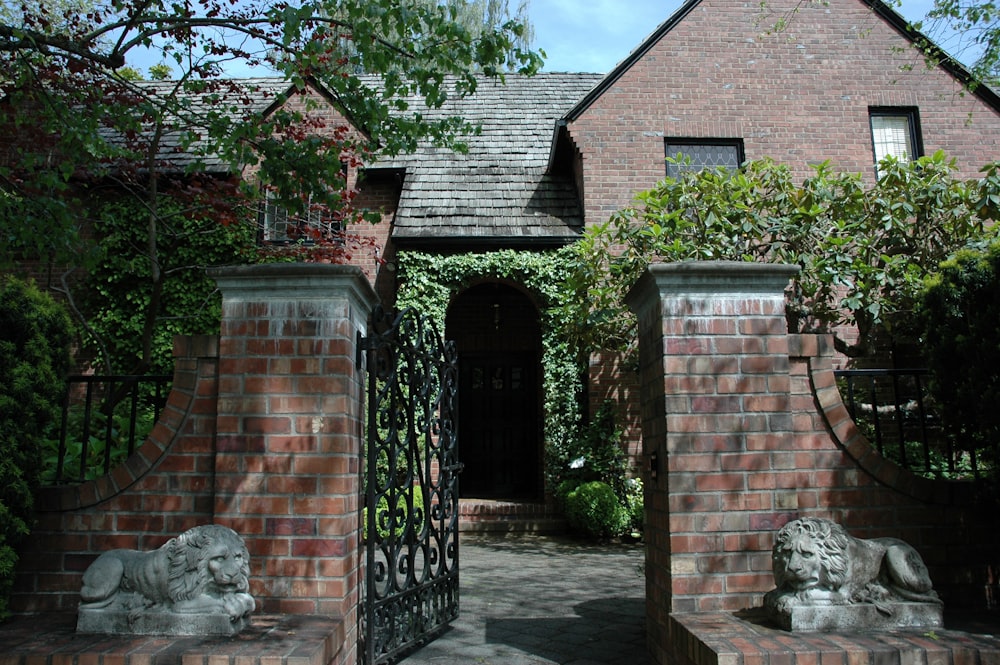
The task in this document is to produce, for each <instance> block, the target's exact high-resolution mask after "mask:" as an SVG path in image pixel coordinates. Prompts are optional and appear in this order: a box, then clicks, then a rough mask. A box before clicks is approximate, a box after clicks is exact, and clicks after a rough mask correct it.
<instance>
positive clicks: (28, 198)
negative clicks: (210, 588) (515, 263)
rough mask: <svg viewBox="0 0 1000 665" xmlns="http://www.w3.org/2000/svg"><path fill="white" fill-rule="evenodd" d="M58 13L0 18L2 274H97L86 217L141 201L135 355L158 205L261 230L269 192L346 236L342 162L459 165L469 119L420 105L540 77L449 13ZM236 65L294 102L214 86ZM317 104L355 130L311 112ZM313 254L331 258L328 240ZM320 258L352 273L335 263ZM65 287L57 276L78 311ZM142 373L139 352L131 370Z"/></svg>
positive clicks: (148, 306) (492, 35)
mask: <svg viewBox="0 0 1000 665" xmlns="http://www.w3.org/2000/svg"><path fill="white" fill-rule="evenodd" d="M66 2H70V0H59V3H58V4H55V3H53V2H51V0H44V1H43V2H41V3H39V4H37V5H31V6H29V5H24V6H22V5H20V4H18V5H16V6H15V5H12V4H10V3H5V5H4V7H5V8H6V11H5V12H4V13H3V14H2V15H0V69H2V71H3V72H4V74H3V79H2V86H3V92H4V95H5V97H4V100H3V105H2V107H0V125H2V127H0V129H2V131H0V136H5V137H7V139H5V141H4V142H3V143H2V144H0V234H2V236H0V237H3V239H4V241H5V242H2V243H0V265H3V264H6V265H10V264H11V263H14V262H16V261H18V260H22V259H25V258H31V259H39V260H44V261H47V262H50V263H52V264H54V265H57V266H58V265H72V266H82V267H84V268H87V267H90V266H92V265H93V261H94V260H96V258H97V257H98V256H99V255H100V253H99V252H96V251H94V250H93V247H92V246H88V244H87V243H86V242H85V239H86V238H87V235H86V234H85V233H83V231H85V230H87V229H90V228H92V226H93V223H94V218H95V214H96V212H95V211H97V210H100V209H101V206H102V205H103V202H104V201H105V200H106V199H107V198H108V197H109V196H114V197H121V196H126V197H128V198H131V199H133V200H134V201H135V202H136V205H138V206H139V207H140V208H141V209H142V210H144V219H143V220H142V223H141V225H140V226H141V228H142V229H143V230H144V235H143V238H142V241H141V242H139V243H137V246H139V247H141V248H142V250H141V256H137V260H139V261H143V262H145V263H146V264H147V266H146V268H145V270H144V273H145V275H146V277H145V279H146V280H147V281H148V283H149V285H150V288H149V294H150V296H149V299H148V301H147V302H146V303H145V308H144V310H143V315H144V316H145V319H146V320H145V323H144V324H143V326H142V330H143V331H144V332H143V334H144V336H145V338H144V340H143V343H142V347H143V348H144V349H149V348H150V346H151V343H150V339H151V338H150V337H149V335H151V332H150V331H152V330H153V329H154V328H155V327H156V323H157V321H158V317H160V316H161V310H160V307H159V303H160V301H161V298H162V293H163V290H164V283H165V282H166V280H167V278H168V277H169V276H170V275H172V274H174V273H172V272H171V269H169V268H165V264H164V261H165V257H164V256H163V254H162V248H161V242H163V243H164V244H165V245H169V244H170V242H171V241H170V240H169V239H167V240H164V238H165V237H167V236H170V235H171V234H172V233H173V230H172V229H173V228H174V225H173V224H172V220H174V219H176V217H177V211H176V210H175V209H174V208H173V207H172V206H169V205H167V206H165V204H164V203H165V201H166V200H167V198H165V197H164V195H167V197H169V198H171V199H175V200H179V201H180V202H181V205H182V207H183V208H184V209H185V210H186V211H187V213H186V214H187V215H188V216H189V217H192V218H195V217H197V218H215V219H216V220H217V221H219V222H221V223H223V224H238V223H252V222H253V221H255V220H256V217H257V216H256V210H257V209H258V207H259V205H260V199H261V198H262V196H264V195H265V193H266V195H267V196H268V197H270V198H272V199H273V200H275V201H276V202H277V203H279V204H280V205H281V206H283V207H285V208H286V209H287V210H288V211H289V213H290V214H291V215H293V216H295V215H300V216H305V215H306V214H307V213H308V215H309V216H310V217H312V216H314V215H317V214H319V215H321V216H322V217H323V218H324V219H326V220H330V221H335V222H338V223H341V224H345V225H346V224H347V223H349V222H353V221H357V220H359V219H363V218H365V215H364V214H363V211H358V210H355V209H354V207H353V198H354V192H353V191H352V190H350V189H349V188H348V182H347V178H346V177H345V175H344V173H343V169H342V165H343V164H348V165H358V164H359V163H361V161H362V160H370V159H374V158H376V157H377V156H378V155H382V154H389V155H391V154H396V153H399V152H402V151H408V150H412V149H413V148H414V147H415V146H416V145H417V143H418V142H419V141H423V140H428V141H431V142H433V143H434V144H436V145H439V146H444V147H450V148H456V149H461V144H460V142H459V141H458V139H457V138H456V137H457V136H459V135H460V133H462V132H470V131H473V129H474V128H471V127H469V126H467V124H466V123H465V121H464V120H462V119H461V118H455V117H450V118H439V119H433V120H432V119H429V118H428V117H427V116H425V115H422V114H420V113H419V112H418V111H417V110H416V109H415V108H414V105H415V104H417V103H420V104H423V105H427V106H429V107H439V106H440V105H441V104H443V103H444V101H445V100H446V99H447V98H448V96H450V95H467V94H470V93H472V92H474V91H475V89H476V86H477V84H478V80H479V78H481V77H484V76H485V77H491V78H499V79H502V78H503V73H504V72H505V71H507V70H508V69H510V68H511V66H512V65H513V66H514V67H515V68H516V69H517V70H518V71H521V72H524V73H532V72H534V71H536V70H537V69H538V67H539V66H540V63H541V59H540V56H539V55H538V54H536V53H533V52H530V51H528V50H526V49H524V48H521V47H519V46H517V44H518V43H520V42H519V41H518V40H521V39H523V37H524V35H525V29H524V26H523V25H522V24H520V23H518V22H516V21H514V20H510V21H506V22H504V23H502V24H500V25H491V26H488V27H483V28H482V29H481V30H480V31H479V32H478V33H476V34H474V33H473V32H471V31H470V30H469V29H468V28H467V27H466V26H465V25H463V24H462V23H460V22H459V21H457V20H456V14H455V12H454V11H453V10H452V9H451V8H450V7H448V6H443V5H439V4H438V3H428V2H423V1H421V0H306V1H305V2H301V3H295V4H290V3H287V2H277V3H275V2H271V1H270V0H249V1H248V2H240V3H231V2H225V1H224V0H198V1H197V2H194V3H188V4H177V3H169V2H165V1H163V0H96V1H95V0H91V1H90V2H89V3H87V5H86V6H87V11H86V12H77V11H75V10H74V9H73V8H72V6H71V5H69V4H63V3H66ZM12 7H13V8H14V9H11V8H12ZM345 42H347V43H350V45H351V48H350V49H349V50H345V49H344V48H343V45H344V43H345ZM139 49H147V50H153V51H154V52H156V53H157V54H158V55H159V57H160V58H161V59H162V61H163V62H169V63H170V65H171V68H172V69H173V71H174V73H175V75H176V78H175V80H172V81H157V82H152V83H150V82H141V81H135V80H134V78H135V77H134V72H132V71H130V70H128V69H127V68H125V65H126V63H127V61H128V60H129V58H130V57H131V56H132V55H133V53H135V52H136V51H137V50H139ZM236 64H242V65H244V66H247V67H250V68H253V67H266V68H269V70H271V71H274V72H276V73H277V75H278V76H279V77H282V78H283V79H284V80H285V81H287V83H288V88H289V89H290V92H288V93H286V92H284V91H281V92H277V91H275V90H274V89H268V88H267V87H266V86H261V85H260V84H259V82H254V81H248V80H243V81H240V80H230V79H226V78H224V73H225V72H226V71H227V68H230V67H232V66H234V65H236ZM359 69H360V70H361V71H365V72H377V73H379V74H380V75H379V76H360V75H358V74H357V73H356V72H357V71H358V70H359ZM163 73H164V71H163V68H162V67H158V68H157V69H156V70H154V71H153V72H151V75H152V76H153V77H154V78H157V79H158V78H159V77H160V76H162V75H163ZM315 91H319V94H312V93H314V92H315ZM320 94H321V95H322V96H325V97H326V99H328V100H330V101H331V102H332V103H333V104H335V105H336V106H337V107H338V108H339V110H340V111H341V112H342V113H343V115H344V116H345V117H346V118H349V119H350V120H351V122H352V124H353V127H354V128H357V129H358V130H360V131H355V130H354V129H353V128H352V127H351V126H348V124H347V123H344V124H340V125H338V124H333V123H332V121H330V120H329V118H328V115H325V114H323V113H321V112H320V111H322V110H323V109H322V108H320V102H319V101H317V100H318V99H319V98H320ZM289 99H292V100H293V101H296V102H300V103H298V104H295V105H291V104H284V103H283V102H285V101H288V100H289ZM247 170H252V171H253V183H252V184H251V183H250V181H249V180H248V179H246V178H242V176H243V175H244V174H245V173H246V172H247ZM195 174H199V175H198V176H197V177H195ZM165 234H166V235H165ZM314 239H315V240H317V241H320V244H326V246H327V247H335V246H336V245H337V239H336V238H333V237H331V234H319V233H318V232H317V234H316V237H315V238H314ZM324 259H326V260H344V259H343V252H339V251H338V250H331V252H329V253H328V254H324ZM71 283H72V280H71V279H70V278H69V276H68V275H67V276H65V279H64V284H65V286H64V288H63V289H62V290H63V292H64V293H65V295H66V296H67V297H70V298H72V295H73V293H72V289H71V288H70V287H71ZM75 311H76V312H77V314H78V315H83V314H84V312H82V310H81V309H80V308H79V307H77V308H76V309H75ZM82 318H85V317H82ZM91 331H92V332H93V328H92V327H91ZM150 363H151V359H150V357H149V355H148V353H144V354H143V356H142V357H141V358H139V359H138V361H137V364H136V366H135V367H133V368H131V371H134V372H141V371H143V370H144V369H146V368H147V367H148V366H149V364H150Z"/></svg>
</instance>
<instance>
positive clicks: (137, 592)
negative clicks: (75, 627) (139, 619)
mask: <svg viewBox="0 0 1000 665" xmlns="http://www.w3.org/2000/svg"><path fill="white" fill-rule="evenodd" d="M249 575H250V555H249V552H248V551H247V547H246V544H245V543H244V542H243V539H242V538H241V537H240V536H239V535H238V534H237V533H236V532H235V531H233V530H232V529H229V528H227V527H224V526H220V525H217V524H209V525H204V526H196V527H194V528H193V529H189V530H188V531H185V532H184V533H182V534H181V535H179V536H177V537H176V538H172V539H170V540H169V541H167V542H166V543H165V544H164V545H163V546H162V547H160V548H159V549H156V550H153V551H151V552H142V551H138V550H110V551H108V552H105V553H103V554H101V555H100V556H99V557H97V559H96V560H95V561H94V563H92V564H91V565H90V567H89V568H87V570H86V572H85V573H84V574H83V587H82V589H81V590H80V599H81V603H80V609H81V610H96V609H105V610H111V611H113V610H119V611H124V612H127V613H129V614H131V615H133V617H134V616H135V615H136V614H137V613H142V612H144V611H145V612H168V613H176V614H224V615H227V616H228V617H229V619H230V621H238V620H241V619H243V618H245V617H247V616H248V615H249V614H250V613H252V612H253V610H254V607H255V602H254V599H253V597H252V596H250V594H249V593H247V591H248V590H249V588H250V585H249Z"/></svg>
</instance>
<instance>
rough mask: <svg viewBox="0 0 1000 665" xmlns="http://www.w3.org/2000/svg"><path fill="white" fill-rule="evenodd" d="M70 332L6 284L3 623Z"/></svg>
mask: <svg viewBox="0 0 1000 665" xmlns="http://www.w3.org/2000/svg"><path fill="white" fill-rule="evenodd" d="M70 325H71V324H70V319H69V316H68V315H67V314H66V312H65V310H63V309H62V307H61V306H59V305H58V304H57V303H55V302H54V301H53V299H52V298H51V297H50V296H48V295H46V294H44V293H42V292H40V291H39V290H38V289H37V288H36V287H35V286H34V285H32V284H29V283H25V282H21V281H19V280H16V279H14V278H12V277H10V276H6V277H2V278H0V376H2V377H3V380H2V381H0V618H4V617H6V615H7V603H8V596H9V594H10V589H11V585H12V583H13V576H14V564H15V563H16V562H17V554H16V547H17V545H18V544H19V543H20V542H21V540H22V539H23V538H24V536H26V535H27V534H28V532H29V530H30V528H31V523H32V520H33V515H34V499H33V496H34V490H35V489H36V488H37V486H38V475H39V472H40V469H41V443H42V439H43V437H44V434H45V432H46V430H47V428H48V426H49V424H50V423H51V422H52V421H53V420H54V419H55V417H56V414H57V413H58V410H57V409H58V405H59V403H60V401H61V398H62V394H63V390H64V389H65V380H66V374H67V372H68V370H69V346H70V341H71V333H70Z"/></svg>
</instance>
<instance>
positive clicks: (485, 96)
mask: <svg viewBox="0 0 1000 665" xmlns="http://www.w3.org/2000/svg"><path fill="white" fill-rule="evenodd" d="M792 4H793V5H794V4H795V3H792ZM770 10H771V11H773V12H776V13H777V14H776V15H780V13H781V8H780V7H779V6H778V3H773V4H771V5H770ZM761 11H762V10H761V9H760V7H759V6H758V5H757V4H756V3H745V4H740V3H730V2H724V1H723V0H689V1H688V2H686V3H685V4H684V5H683V6H682V7H681V8H680V9H678V10H677V12H675V13H674V14H673V15H672V16H671V17H669V18H668V19H667V20H666V21H665V22H664V23H663V24H662V25H660V26H659V27H658V28H657V29H656V30H655V31H654V32H653V33H652V34H650V36H649V37H648V38H647V39H646V40H645V41H644V42H643V43H642V44H640V45H638V46H637V47H636V49H635V50H634V51H633V52H632V54H631V55H630V56H629V57H628V58H626V59H625V60H624V61H622V62H621V63H620V64H619V65H618V66H617V67H615V69H613V70H612V71H611V72H609V73H608V74H607V75H604V76H601V75H596V74H581V73H543V74H540V75H538V76H535V77H532V78H523V77H519V76H516V75H508V76H507V81H506V85H503V86H500V85H495V84H492V83H483V84H482V85H481V86H480V88H479V90H478V91H477V93H476V94H475V95H474V96H472V97H468V98H465V99H453V100H451V101H449V102H448V103H447V104H446V105H445V106H444V107H443V108H441V109H437V110H428V111H426V113H427V114H428V115H430V114H435V113H439V114H446V115H458V116H461V117H463V118H465V119H467V120H469V121H471V122H473V123H478V124H480V125H481V127H482V131H481V133H480V134H478V135H476V136H471V137H468V139H467V144H468V152H467V153H464V154H456V153H453V152H451V151H447V150H444V149H437V148H432V147H429V146H422V147H421V148H419V149H418V150H417V151H416V152H414V153H412V154H408V155H403V156H400V157H397V158H393V159H385V160H382V161H379V162H377V163H374V164H369V165H367V166H366V167H365V168H363V169H361V170H360V171H359V172H357V173H354V172H352V173H351V174H350V178H351V179H352V181H353V180H354V179H355V178H356V179H357V182H358V186H359V190H360V192H361V194H360V198H359V200H358V201H357V203H358V205H359V206H360V207H370V208H373V209H378V210H380V211H382V216H383V220H384V221H383V223H381V224H378V225H374V226H370V227H367V226H366V227H360V226H359V227H356V228H355V230H356V231H357V232H359V233H360V234H362V235H369V236H372V237H373V238H374V240H375V242H376V244H377V245H378V246H379V247H380V250H379V251H380V254H379V255H378V256H374V255H370V254H365V255H363V256H360V255H359V256H357V257H355V260H356V261H357V262H359V263H360V264H361V265H362V267H363V268H364V270H365V272H366V274H367V275H368V277H369V279H370V280H371V281H372V283H373V285H374V286H375V289H376V291H377V293H378V294H379V296H380V297H381V298H382V300H383V302H385V303H389V304H391V303H393V302H394V301H395V296H396V293H397V289H398V288H400V284H399V283H398V276H399V271H400V268H401V266H400V265H399V262H400V261H401V260H405V256H406V253H407V252H425V253H433V254H441V255H449V256H459V255H468V254H483V253H490V252H497V251H499V250H512V251H526V252H531V253H539V252H549V251H552V250H554V249H556V248H559V247H563V246H565V245H568V244H570V243H572V242H573V241H574V240H575V239H576V238H577V237H579V234H580V233H581V231H582V230H583V229H584V228H585V227H586V226H587V225H591V224H596V223H600V222H603V221H605V220H606V219H607V218H608V216H609V215H610V214H611V213H612V212H613V211H615V210H617V209H619V208H621V207H622V206H624V205H626V204H627V203H629V201H630V200H631V199H632V197H633V195H634V193H635V192H637V191H640V190H643V189H648V188H650V187H652V186H653V185H654V184H655V183H656V182H657V181H658V180H660V179H661V178H662V177H663V176H664V175H666V174H667V168H668V166H667V165H666V163H665V157H666V156H673V155H676V154H678V153H681V154H685V155H688V156H690V157H691V159H692V163H693V164H696V165H705V166H713V165H730V166H737V165H738V164H740V163H741V162H742V161H744V160H750V159H758V158H763V157H771V158H773V159H775V160H776V161H779V162H783V163H786V164H788V165H790V166H791V167H792V168H793V169H794V170H795V172H796V173H798V174H801V175H803V176H804V175H806V174H807V173H808V172H809V166H810V164H813V163H818V162H821V161H824V160H829V161H831V162H832V164H833V166H834V167H835V168H837V169H839V170H845V171H854V172H861V173H862V174H864V176H865V177H866V178H868V179H873V178H874V177H875V164H876V161H877V157H880V156H882V155H885V154H894V155H897V156H900V157H913V156H917V155H919V154H922V153H929V152H933V151H936V150H938V149H940V150H944V151H945V152H946V153H948V154H949V155H951V156H953V157H955V158H957V160H958V163H959V166H960V169H961V173H962V174H963V175H964V176H967V177H974V176H975V175H976V173H977V172H978V169H979V167H980V166H981V165H982V164H984V163H986V162H987V161H990V160H991V159H995V158H996V157H997V150H998V147H1000V98H998V97H997V95H996V94H994V93H993V92H992V91H991V90H989V89H987V88H985V87H979V88H977V89H975V90H974V91H973V92H971V93H970V92H968V91H967V89H966V87H965V82H966V80H967V74H966V73H965V72H964V70H963V69H962V68H961V67H960V66H959V65H957V64H956V63H954V62H952V61H951V60H948V59H944V60H942V61H941V63H940V64H938V65H935V66H933V67H928V66H926V65H925V63H924V58H923V56H922V55H921V54H920V53H919V52H918V51H917V50H915V49H914V48H913V44H914V42H916V41H918V40H919V39H920V36H919V35H918V34H916V33H914V32H913V31H911V30H910V29H909V28H908V27H907V25H906V22H905V21H904V19H902V18H901V17H900V16H899V15H898V14H896V13H895V12H894V11H893V10H892V9H890V8H888V7H886V6H885V5H883V4H882V3H881V2H878V1H877V0H830V1H829V2H828V3H822V4H819V3H816V4H805V5H802V6H801V7H799V8H798V10H797V11H796V13H795V14H794V17H793V18H792V20H791V22H790V25H789V27H788V28H787V29H785V30H784V31H781V32H769V30H768V26H769V25H771V24H772V23H773V21H774V18H773V17H769V16H764V15H762V14H761ZM254 85H256V86H258V89H259V90H262V91H265V92H266V94H263V93H262V98H261V102H262V109H266V107H267V105H268V104H271V103H272V101H273V99H274V98H275V96H276V95H277V93H278V92H280V90H279V88H280V87H281V84H278V83H276V82H273V81H272V82H266V81H260V82H257V83H254ZM309 94H315V95H319V96H322V91H320V90H312V91H310V92H309ZM326 101H327V102H329V103H328V104H327V105H326V106H323V107H322V108H323V112H324V113H327V114H328V115H329V116H330V119H331V123H330V124H331V125H332V124H336V123H339V122H344V121H347V120H348V119H347V118H344V117H343V115H341V114H340V113H339V112H338V111H337V110H336V108H337V107H336V103H335V100H332V99H327V100H326ZM290 103H300V102H299V101H297V100H296V98H293V99H292V100H291V102H290ZM272 212H275V211H272ZM280 218H281V216H280V214H278V213H276V212H275V214H271V213H268V214H266V215H265V216H264V218H263V223H264V227H265V233H266V234H268V236H269V237H276V234H277V235H280V232H281V231H280V229H279V228H278V227H279V225H280ZM450 298H451V299H450V302H449V303H448V312H447V332H446V334H447V336H448V337H449V338H451V339H454V340H456V342H457V345H458V349H459V353H460V357H461V361H462V366H463V367H465V368H467V370H466V371H463V374H462V378H461V386H460V392H461V395H462V400H463V401H462V404H463V408H462V419H463V421H462V423H461V424H460V428H461V431H462V432H463V439H464V440H465V441H466V444H465V446H464V448H463V455H464V456H465V460H464V461H465V462H466V473H465V476H463V493H464V495H465V497H466V498H482V499H491V500H501V501H506V500H512V501H517V502H527V503H533V502H538V501H540V500H541V499H543V496H544V486H543V481H542V464H543V458H544V445H545V444H544V441H545V438H546V432H545V425H544V420H545V413H544V407H543V401H544V400H543V395H544V393H545V390H546V385H545V378H544V372H543V368H542V362H543V354H544V353H545V351H544V345H543V341H542V338H543V333H544V331H543V330H542V323H541V322H540V307H541V304H540V303H541V301H542V298H541V297H540V295H539V294H538V293H537V292H535V291H533V289H532V288H530V287H529V286H527V285H525V284H524V283H520V282H519V281H518V279H517V278H512V277H510V276H506V275H499V274H496V275H482V274H477V275H473V276H470V277H469V279H468V280H465V281H464V282H463V283H462V285H461V287H460V288H459V289H457V290H456V291H455V292H453V293H452V294H451V295H450ZM615 362H616V359H613V358H596V359H594V360H593V361H592V363H591V371H590V374H591V376H590V380H589V386H588V390H587V396H588V398H589V403H590V405H591V407H592V408H593V406H595V405H596V404H598V403H600V402H601V401H603V400H604V399H606V398H611V399H615V400H617V401H618V402H619V403H621V404H623V405H630V402H631V401H633V397H632V395H633V391H632V390H631V388H630V386H631V385H632V380H631V379H630V378H629V377H630V376H631V374H630V373H629V371H628V370H620V371H618V370H615V371H611V372H606V371H604V370H605V369H606V368H607V367H609V366H610V367H614V363H615ZM487 388H488V390H487ZM634 413H635V412H634V409H630V410H629V422H630V423H634V422H635V417H634ZM630 432H635V433H634V434H631V433H630V436H629V437H628V446H629V452H630V453H631V454H632V455H633V456H635V455H638V454H639V450H640V447H639V442H638V434H637V429H636V428H634V427H633V428H631V429H630Z"/></svg>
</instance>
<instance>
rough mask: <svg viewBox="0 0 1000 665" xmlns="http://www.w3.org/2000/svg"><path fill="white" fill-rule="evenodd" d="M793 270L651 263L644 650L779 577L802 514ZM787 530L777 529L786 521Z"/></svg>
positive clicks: (643, 299)
mask: <svg viewBox="0 0 1000 665" xmlns="http://www.w3.org/2000/svg"><path fill="white" fill-rule="evenodd" d="M796 271H797V268H795V267H793V266H781V265H769V264H752V263H730V262H692V263H674V264H661V265H654V266H650V268H649V270H648V272H647V273H646V274H645V275H644V276H643V277H642V278H641V279H640V280H639V282H638V283H637V284H636V286H635V287H634V288H633V290H632V292H631V293H630V294H629V297H628V303H629V306H630V307H631V308H632V309H633V311H635V312H636V314H637V316H638V319H639V355H640V381H641V391H642V421H643V453H644V459H645V460H646V465H645V466H646V471H645V478H644V480H645V487H646V496H645V500H646V528H645V537H646V542H647V550H646V586H647V590H646V598H647V601H646V602H647V629H648V631H649V632H648V635H649V644H650V648H651V652H652V653H653V655H654V657H656V656H660V657H661V658H660V661H659V662H665V645H666V644H667V640H668V639H669V635H667V634H666V633H667V630H668V625H669V622H668V620H667V617H668V615H669V614H670V613H671V612H696V611H711V610H734V609H739V608H741V607H750V606H752V605H753V604H754V602H755V600H756V599H757V598H759V596H760V590H761V589H767V588H770V587H772V586H773V583H772V582H771V581H770V580H771V563H770V551H769V548H770V537H771V530H772V528H773V527H774V526H775V522H776V521H777V520H780V517H778V516H779V515H780V514H784V513H787V511H788V510H789V509H791V510H794V508H795V506H794V505H793V504H794V502H795V501H796V493H795V490H794V481H795V477H796V476H795V474H794V473H791V474H785V475H786V476H787V480H788V481H789V482H791V483H792V484H793V485H792V486H791V487H785V481H784V480H783V478H782V469H794V451H793V448H792V422H791V414H790V411H789V406H790V395H789V386H790V377H789V359H788V335H787V332H788V330H787V326H786V323H785V299H784V293H783V292H784V289H785V288H786V287H787V286H788V282H789V279H790V278H791V277H792V276H793V275H794V274H795V272H796ZM779 526H780V525H779Z"/></svg>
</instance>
